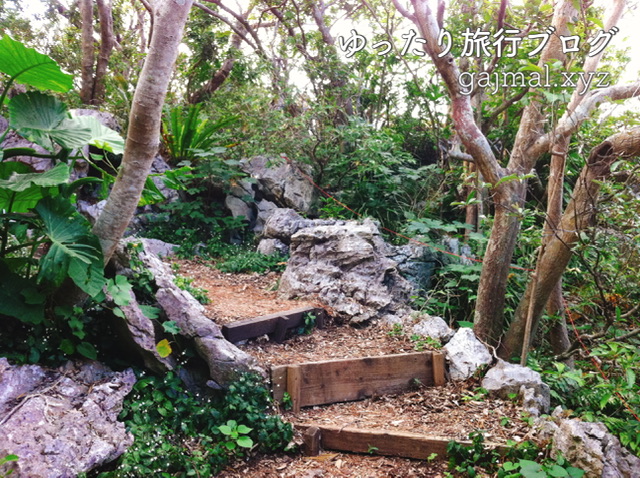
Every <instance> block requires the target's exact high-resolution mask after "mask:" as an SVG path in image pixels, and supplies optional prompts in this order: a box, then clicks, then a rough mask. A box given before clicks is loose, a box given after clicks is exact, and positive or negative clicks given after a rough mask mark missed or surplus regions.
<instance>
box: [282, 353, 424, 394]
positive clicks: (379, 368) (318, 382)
mask: <svg viewBox="0 0 640 478" xmlns="http://www.w3.org/2000/svg"><path fill="white" fill-rule="evenodd" d="M432 355H433V354H432V352H419V353H411V354H398V355H387V356H380V357H365V358H358V359H346V360H332V361H326V362H310V363H305V364H299V366H300V371H301V375H302V377H301V382H302V383H301V389H300V406H301V407H305V406H309V405H321V404H326V403H335V402H345V401H351V400H361V399H363V398H366V397H370V396H373V395H383V394H388V393H399V392H402V391H405V390H408V389H410V388H411V387H412V386H414V385H415V384H418V383H420V384H423V385H433V384H434V379H433V378H434V375H433V365H432ZM290 370H291V369H289V372H290ZM289 394H291V391H289Z"/></svg>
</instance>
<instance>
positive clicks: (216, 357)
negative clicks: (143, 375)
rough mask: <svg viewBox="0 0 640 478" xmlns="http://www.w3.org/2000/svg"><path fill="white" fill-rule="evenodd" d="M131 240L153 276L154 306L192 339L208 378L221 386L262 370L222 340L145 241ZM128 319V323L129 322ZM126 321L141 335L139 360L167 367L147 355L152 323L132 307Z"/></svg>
mask: <svg viewBox="0 0 640 478" xmlns="http://www.w3.org/2000/svg"><path fill="white" fill-rule="evenodd" d="M131 241H132V242H136V243H140V244H142V250H141V251H139V252H138V257H139V259H140V260H141V261H142V264H143V266H144V267H146V268H147V269H148V270H149V271H151V273H152V275H153V282H154V284H155V286H156V288H157V290H156V292H155V298H156V300H157V302H158V305H159V306H160V308H161V309H162V310H163V312H164V314H165V315H166V317H167V319H168V320H171V321H175V322H176V324H177V325H178V327H179V328H180V335H181V336H183V337H186V338H188V339H191V340H192V341H193V344H194V347H195V349H196V351H197V352H198V354H199V355H200V356H201V357H202V359H204V361H205V362H206V364H207V366H208V368H209V375H210V378H211V379H212V381H213V382H215V383H216V384H217V385H220V386H223V387H224V386H225V385H226V384H228V383H230V382H231V381H233V380H234V379H235V378H236V377H237V376H238V374H239V373H241V372H249V371H253V372H258V373H263V371H262V370H261V369H260V368H259V367H258V366H257V365H256V362H255V359H254V358H253V357H251V356H250V355H248V354H246V353H245V352H243V351H241V350H240V349H238V348H237V347H236V346H235V345H233V344H231V343H230V342H228V341H227V340H225V338H224V337H223V335H222V332H221V331H220V328H219V327H218V326H217V325H216V324H215V322H213V321H212V320H211V319H209V318H208V317H207V316H206V314H205V309H204V307H203V306H202V304H200V303H199V302H198V301H197V300H196V299H194V298H193V296H192V295H191V294H189V293H188V292H186V291H183V290H182V289H180V288H179V287H178V286H176V285H175V284H174V275H173V272H172V271H171V268H170V267H169V265H168V264H166V263H164V262H162V261H161V260H160V259H159V258H158V256H156V255H155V254H153V253H152V252H151V251H150V248H149V246H148V240H147V239H131ZM125 244H126V243H123V246H124V245H125ZM125 250H126V247H121V248H120V250H119V251H118V252H117V255H118V257H119V263H120V264H121V273H125V272H126V265H127V264H128V261H127V252H125ZM130 305H131V304H130ZM134 309H135V307H134ZM136 317H137V318H136ZM129 321H131V322H130V323H129ZM127 323H128V327H129V333H130V334H131V336H132V337H134V338H135V337H136V336H138V335H142V336H144V339H142V338H141V339H139V340H138V341H137V342H136V343H137V344H138V345H139V346H140V347H141V351H140V352H141V354H142V357H143V359H145V360H149V361H151V362H152V363H153V366H155V367H158V366H159V367H166V368H169V367H170V366H171V362H166V361H164V362H158V361H157V360H156V359H155V356H150V355H149V353H150V352H153V351H150V350H149V344H150V343H152V342H153V344H154V345H153V347H154V351H155V344H156V343H157V342H158V341H159V340H160V339H161V337H160V336H158V332H157V331H156V330H155V329H154V328H153V323H150V322H144V321H142V320H141V319H140V318H139V317H138V314H137V313H135V310H134V311H133V315H132V316H131V318H127ZM141 344H143V345H144V347H142V345H141Z"/></svg>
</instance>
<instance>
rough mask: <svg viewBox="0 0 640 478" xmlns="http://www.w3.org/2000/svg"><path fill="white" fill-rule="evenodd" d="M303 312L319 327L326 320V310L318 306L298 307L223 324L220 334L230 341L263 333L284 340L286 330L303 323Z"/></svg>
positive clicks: (273, 338) (251, 337)
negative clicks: (310, 316)
mask: <svg viewBox="0 0 640 478" xmlns="http://www.w3.org/2000/svg"><path fill="white" fill-rule="evenodd" d="M305 314H312V315H314V316H315V318H316V327H318V328H320V329H321V328H323V327H324V322H325V320H326V311H325V310H324V309H322V308H320V307H300V308H298V309H293V310H287V311H285V312H276V313H275V314H269V315H262V316H260V317H255V318H253V319H246V320H238V321H236V322H232V323H230V324H226V325H223V326H222V335H223V336H224V338H225V339H227V340H228V341H229V342H231V343H237V342H240V341H241V340H247V339H253V338H255V337H261V336H263V335H269V337H270V338H271V339H272V340H274V341H275V342H278V343H280V342H282V341H284V339H285V336H286V334H287V330H289V329H293V328H295V327H300V326H302V325H304V316H305Z"/></svg>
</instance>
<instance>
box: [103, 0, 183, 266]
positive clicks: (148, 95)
mask: <svg viewBox="0 0 640 478" xmlns="http://www.w3.org/2000/svg"><path fill="white" fill-rule="evenodd" d="M192 3H193V1H192V0H183V1H182V2H179V1H177V0H156V1H155V2H154V10H155V12H154V18H155V25H156V27H155V31H154V35H153V39H152V41H151V45H150V48H149V54H148V55H147V59H146V61H145V64H144V67H143V69H142V72H141V74H140V80H139V81H138V85H137V86H136V92H135V95H134V98H133V105H132V107H131V113H130V116H129V129H128V132H127V141H126V145H125V151H124V156H123V159H122V166H121V168H120V171H119V173H118V177H117V178H116V182H115V184H114V185H113V190H112V191H111V194H110V195H109V198H108V199H107V203H106V205H105V207H104V210H103V212H102V214H101V215H100V217H99V218H98V220H97V222H96V224H95V226H94V228H93V231H94V233H95V234H96V235H97V236H98V238H99V239H100V243H101V245H102V250H103V253H104V257H105V263H106V262H107V261H109V259H110V258H111V256H112V254H113V252H114V250H115V248H116V246H117V244H118V242H119V241H120V239H121V238H122V236H123V234H124V231H125V229H126V228H127V226H128V225H129V222H130V221H131V218H132V217H133V214H134V212H135V209H136V207H137V205H138V202H139V201H140V196H141V194H142V189H143V188H144V183H145V181H146V179H147V175H148V174H149V170H150V168H151V163H152V162H153V158H154V156H155V154H156V152H157V150H158V145H159V133H160V121H161V115H162V106H163V104H164V100H165V97H166V94H167V89H168V87H169V81H170V79H171V76H172V73H173V68H174V64H175V61H176V58H177V56H178V46H179V45H180V41H181V40H182V35H183V33H184V26H185V23H186V21H187V18H188V16H189V10H190V8H191V5H192Z"/></svg>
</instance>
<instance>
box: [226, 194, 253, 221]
mask: <svg viewBox="0 0 640 478" xmlns="http://www.w3.org/2000/svg"><path fill="white" fill-rule="evenodd" d="M224 205H225V207H226V208H227V209H228V210H229V211H230V212H231V215H232V216H233V217H240V216H242V217H243V218H244V219H245V221H247V223H249V224H250V223H252V222H254V221H255V213H254V212H253V209H252V208H251V206H250V205H249V204H248V203H247V202H245V201H243V200H242V199H240V198H238V197H236V196H232V195H228V196H227V197H226V198H225V199H224Z"/></svg>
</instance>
